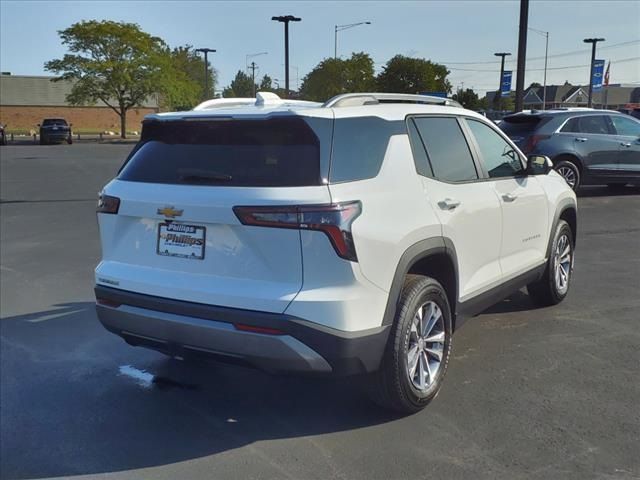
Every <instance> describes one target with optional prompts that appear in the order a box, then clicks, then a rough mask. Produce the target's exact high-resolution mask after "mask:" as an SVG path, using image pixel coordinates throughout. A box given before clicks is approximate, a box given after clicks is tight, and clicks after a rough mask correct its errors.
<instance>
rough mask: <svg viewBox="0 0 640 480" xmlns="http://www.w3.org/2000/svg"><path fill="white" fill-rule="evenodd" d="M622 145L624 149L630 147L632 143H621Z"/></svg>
mask: <svg viewBox="0 0 640 480" xmlns="http://www.w3.org/2000/svg"><path fill="white" fill-rule="evenodd" d="M620 145H622V146H623V147H630V146H631V143H625V142H621V143H620Z"/></svg>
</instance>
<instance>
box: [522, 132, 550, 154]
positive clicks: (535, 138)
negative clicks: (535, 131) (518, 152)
mask: <svg viewBox="0 0 640 480" xmlns="http://www.w3.org/2000/svg"><path fill="white" fill-rule="evenodd" d="M549 137H550V135H531V136H530V137H529V138H527V143H525V145H524V147H522V153H526V154H529V153H531V152H533V149H534V148H536V145H537V144H538V142H540V141H541V140H546V139H547V138H549Z"/></svg>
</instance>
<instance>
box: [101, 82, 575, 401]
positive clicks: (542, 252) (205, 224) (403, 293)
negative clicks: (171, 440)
mask: <svg viewBox="0 0 640 480" xmlns="http://www.w3.org/2000/svg"><path fill="white" fill-rule="evenodd" d="M248 103H249V101H241V102H236V103H235V104H231V105H230V104H228V103H227V104H225V103H224V102H218V103H216V102H215V101H213V102H207V104H206V105H204V106H202V107H201V108H199V109H198V110H195V111H191V112H179V113H163V114H157V115H151V116H148V117H146V119H145V121H144V125H143V131H142V139H141V141H140V142H139V144H138V145H137V146H136V147H135V148H134V149H133V151H132V152H131V154H130V155H129V157H128V159H127V160H126V162H125V163H124V165H123V166H122V168H121V169H120V171H119V173H118V175H117V177H116V178H115V179H114V180H113V181H111V182H110V183H109V184H108V185H107V186H106V187H105V188H104V191H103V192H102V193H101V197H100V201H99V205H98V219H99V223H100V235H101V240H102V261H101V262H100V264H99V265H98V267H97V268H96V277H95V278H96V288H95V292H96V298H97V310H98V316H99V318H100V321H101V322H102V323H103V324H104V326H105V327H106V328H107V329H108V330H110V331H112V332H114V333H116V334H117V335H120V336H121V337H123V338H124V339H125V340H126V341H127V342H128V343H130V344H132V345H141V346H145V347H149V348H153V349H156V350H159V351H161V352H164V353H166V354H168V355H171V356H174V357H177V358H185V359H186V358H189V357H195V356H206V357H210V358H214V359H218V360H223V361H231V362H239V363H243V364H248V365H252V366H256V367H259V368H262V369H264V370H266V371H270V372H297V373H317V374H338V375H351V374H365V375H366V379H367V381H368V384H369V385H371V386H372V387H373V388H372V392H373V393H374V397H375V399H376V400H377V401H378V402H380V403H382V404H384V405H386V406H389V407H391V408H394V409H397V410H401V411H405V412H411V411H416V410H418V409H420V408H422V407H424V406H425V404H426V403H427V402H428V401H429V400H430V399H432V398H433V397H434V396H435V395H436V393H437V391H438V389H439V388H440V385H441V383H442V379H443V377H444V375H445V371H446V369H447V363H448V360H449V355H450V352H451V342H452V332H453V331H454V330H455V329H456V328H458V327H459V326H460V325H461V323H462V321H463V319H464V318H465V317H469V316H471V315H474V314H477V313H478V312H480V311H482V310H483V309H486V308H487V307H488V306H490V305H492V304H494V303H496V302H498V301H500V300H501V299H503V298H504V297H506V296H508V295H509V294H510V293H512V292H514V291H515V290H517V289H519V288H521V287H523V286H525V285H526V286H527V288H528V290H529V293H530V295H531V297H532V298H533V300H534V301H535V302H536V303H538V304H547V305H550V304H555V303H558V302H560V301H562V299H563V298H564V297H565V296H566V295H567V291H568V289H569V283H570V279H571V273H572V268H573V249H574V245H575V240H576V222H577V217H576V213H577V209H576V197H575V194H574V193H573V192H572V190H571V189H570V188H569V187H568V186H567V184H566V182H565V181H564V180H563V179H562V177H560V176H559V175H558V174H556V173H555V172H554V171H553V170H552V169H551V168H550V166H551V164H550V161H549V160H548V159H547V158H546V157H531V158H529V159H527V158H525V157H524V156H523V154H522V153H521V152H520V151H519V150H518V148H517V147H516V146H515V145H514V144H513V143H512V142H511V141H510V140H509V139H508V138H507V137H506V136H505V135H504V134H503V133H502V132H501V131H500V130H499V129H498V128H496V127H495V126H494V125H493V124H492V123H491V122H489V121H487V120H485V118H484V117H482V116H481V115H479V114H476V113H474V112H471V111H468V110H464V109H462V108H460V107H459V106H456V105H455V104H453V103H452V102H451V101H449V100H445V99H437V98H433V97H425V96H418V95H394V94H348V95H341V96H338V97H335V98H333V99H331V100H329V101H328V102H326V103H325V104H315V103H310V102H295V101H286V100H280V99H279V98H278V97H276V96H275V95H273V94H266V93H264V94H258V98H257V99H253V100H251V104H248Z"/></svg>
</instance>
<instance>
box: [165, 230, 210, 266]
mask: <svg viewBox="0 0 640 480" xmlns="http://www.w3.org/2000/svg"><path fill="white" fill-rule="evenodd" d="M205 239H206V229H205V227H199V226H197V225H185V224H183V223H175V222H171V223H161V224H160V225H159V226H158V249H157V253H158V255H165V256H168V257H182V258H192V259H194V260H202V259H203V258H204V245H205Z"/></svg>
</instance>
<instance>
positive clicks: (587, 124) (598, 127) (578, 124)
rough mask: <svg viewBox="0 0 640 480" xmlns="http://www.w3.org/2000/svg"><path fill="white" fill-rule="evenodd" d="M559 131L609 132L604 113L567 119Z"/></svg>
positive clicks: (605, 133)
mask: <svg viewBox="0 0 640 480" xmlns="http://www.w3.org/2000/svg"><path fill="white" fill-rule="evenodd" d="M561 132H571V133H592V134H593V133H595V134H604V135H608V134H610V133H611V131H610V130H609V124H608V122H607V118H606V116H605V115H586V116H583V117H575V118H572V119H570V120H569V121H567V123H565V124H564V127H562V130H561Z"/></svg>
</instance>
